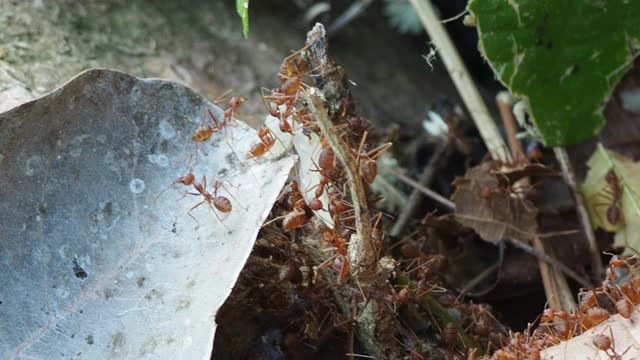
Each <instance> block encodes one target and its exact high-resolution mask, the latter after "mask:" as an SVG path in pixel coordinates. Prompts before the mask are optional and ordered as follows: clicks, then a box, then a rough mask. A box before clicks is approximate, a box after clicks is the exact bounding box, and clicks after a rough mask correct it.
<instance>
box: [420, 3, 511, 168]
mask: <svg viewBox="0 0 640 360" xmlns="http://www.w3.org/2000/svg"><path fill="white" fill-rule="evenodd" d="M409 1H410V2H411V4H412V5H413V7H414V8H415V9H416V12H417V13H418V16H419V17H420V20H421V21H422V25H423V26H424V28H425V30H426V31H427V33H428V34H429V37H431V41H432V42H433V44H434V45H435V47H436V50H437V51H438V52H439V53H440V55H441V56H440V58H441V59H442V62H444V65H445V67H446V68H447V71H448V72H449V75H450V76H451V80H453V83H454V85H455V86H456V88H457V89H458V92H459V93H460V97H462V101H464V103H465V105H466V106H467V110H468V111H469V115H470V116H471V118H472V119H473V122H474V123H475V124H476V127H477V128H478V131H479V132H480V136H482V139H483V140H484V144H485V145H486V146H487V149H488V150H489V153H490V154H491V157H492V158H493V159H494V160H500V161H505V162H506V161H508V160H510V155H509V153H508V151H507V148H506V146H505V144H504V141H503V140H502V137H500V132H499V131H498V128H497V127H496V124H495V122H494V121H493V119H492V118H491V115H489V110H487V107H486V105H485V103H484V101H482V97H481V96H480V92H479V91H478V88H477V87H476V85H475V83H474V82H473V80H472V79H471V75H469V71H467V68H466V66H465V65H464V63H463V62H462V59H461V58H460V54H458V50H457V49H456V47H455V46H454V45H453V42H452V41H451V38H450V37H449V34H448V33H447V31H446V29H445V28H444V26H443V25H442V23H441V22H440V19H439V18H438V16H437V15H436V12H435V9H434V8H433V5H432V4H431V2H430V1H429V0H409Z"/></svg>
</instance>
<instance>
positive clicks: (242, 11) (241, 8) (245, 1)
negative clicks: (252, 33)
mask: <svg viewBox="0 0 640 360" xmlns="http://www.w3.org/2000/svg"><path fill="white" fill-rule="evenodd" d="M236 11H237V12H238V16H240V19H241V20H242V34H243V35H244V38H245V39H246V38H248V37H249V0H236Z"/></svg>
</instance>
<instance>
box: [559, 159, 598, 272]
mask: <svg viewBox="0 0 640 360" xmlns="http://www.w3.org/2000/svg"><path fill="white" fill-rule="evenodd" d="M553 151H554V153H555V155H556V159H557V160H558V163H559V164H560V168H561V169H562V176H563V177H564V181H565V182H566V183H567V185H569V188H570V189H571V192H572V193H573V198H574V199H575V202H576V212H577V213H578V219H579V220H580V224H581V225H582V230H583V231H584V235H585V237H586V240H587V246H588V247H589V252H590V253H591V262H592V264H593V275H594V278H595V279H596V280H600V279H602V276H604V268H603V267H602V259H601V258H600V250H599V248H598V243H597V242H596V235H595V233H594V232H593V227H592V226H591V219H589V213H588V212H587V208H586V207H585V206H584V199H582V194H580V192H579V191H578V186H577V185H576V178H575V175H574V173H573V169H572V168H571V162H570V160H569V155H568V154H567V151H566V150H565V149H564V148H561V147H555V148H553Z"/></svg>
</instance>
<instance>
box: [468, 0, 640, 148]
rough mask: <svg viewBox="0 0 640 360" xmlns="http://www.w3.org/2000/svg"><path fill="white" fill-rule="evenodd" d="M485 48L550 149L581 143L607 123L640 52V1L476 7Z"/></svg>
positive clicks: (489, 1)
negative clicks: (606, 112) (606, 114)
mask: <svg viewBox="0 0 640 360" xmlns="http://www.w3.org/2000/svg"><path fill="white" fill-rule="evenodd" d="M469 10H470V12H471V14H472V15H473V16H474V18H475V19H474V20H475V23H476V25H477V27H478V34H479V37H480V48H481V51H482V52H483V54H484V56H485V57H486V58H487V60H488V61H489V63H490V64H491V67H492V68H493V70H494V72H495V73H496V75H497V76H498V78H499V79H500V80H501V81H502V82H503V83H504V84H505V86H507V87H508V88H509V89H510V90H511V92H512V93H513V94H514V95H516V96H519V97H522V98H525V99H527V100H528V102H529V113H530V115H531V116H532V118H533V121H534V122H535V124H536V126H537V127H538V129H539V130H540V133H541V134H542V137H543V140H544V141H545V143H546V144H547V145H567V144H575V143H579V142H581V141H584V140H587V139H589V138H591V137H592V136H594V135H595V134H596V133H597V132H598V131H599V129H600V127H601V126H602V125H603V123H604V118H603V116H602V110H603V108H604V104H605V102H606V101H607V99H608V98H609V97H610V96H611V93H612V91H613V89H614V87H615V85H616V84H617V83H618V81H619V80H620V79H621V77H622V76H623V75H624V73H625V72H626V70H627V69H628V68H629V67H630V64H631V62H632V61H633V58H634V57H635V56H636V55H637V54H638V50H639V48H640V41H639V39H640V26H639V25H638V19H640V2H638V1H630V0H608V1H607V0H562V1H558V0H471V1H470V3H469Z"/></svg>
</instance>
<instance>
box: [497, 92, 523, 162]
mask: <svg viewBox="0 0 640 360" xmlns="http://www.w3.org/2000/svg"><path fill="white" fill-rule="evenodd" d="M512 103H513V101H512V97H511V95H510V94H509V93H508V92H506V91H501V92H500V93H498V95H496V105H498V110H500V117H502V119H503V121H502V123H503V124H504V129H505V130H506V132H507V141H508V142H509V147H510V148H511V154H513V157H514V158H515V159H516V160H519V159H524V158H525V156H524V151H523V149H522V145H521V144H520V141H519V140H518V137H517V135H518V130H517V127H516V120H515V119H514V117H513V112H512V111H511V105H512Z"/></svg>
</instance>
